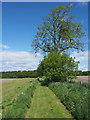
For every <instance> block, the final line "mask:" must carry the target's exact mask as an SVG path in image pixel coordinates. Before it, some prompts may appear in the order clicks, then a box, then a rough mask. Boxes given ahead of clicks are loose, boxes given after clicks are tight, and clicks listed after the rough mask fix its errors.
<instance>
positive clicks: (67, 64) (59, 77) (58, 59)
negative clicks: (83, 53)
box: [37, 52, 79, 83]
mask: <svg viewBox="0 0 90 120" xmlns="http://www.w3.org/2000/svg"><path fill="white" fill-rule="evenodd" d="M78 64H79V61H77V62H76V61H75V60H74V59H73V58H72V57H69V55H67V54H65V53H63V54H60V53H59V52H52V53H49V54H48V56H44V59H43V60H42V61H41V63H40V64H39V66H38V68H37V73H38V76H45V77H46V78H47V83H49V82H52V81H53V82H56V81H57V82H58V81H63V80H67V79H69V78H70V79H72V78H73V76H75V75H76V73H77V70H78Z"/></svg>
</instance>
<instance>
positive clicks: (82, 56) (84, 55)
mask: <svg viewBox="0 0 90 120" xmlns="http://www.w3.org/2000/svg"><path fill="white" fill-rule="evenodd" d="M71 57H73V58H74V57H75V58H76V59H75V60H76V61H80V62H83V61H84V62H85V61H86V62H88V51H85V52H79V53H77V52H76V51H74V52H72V53H71Z"/></svg>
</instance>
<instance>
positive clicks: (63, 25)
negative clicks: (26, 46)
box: [32, 4, 85, 52]
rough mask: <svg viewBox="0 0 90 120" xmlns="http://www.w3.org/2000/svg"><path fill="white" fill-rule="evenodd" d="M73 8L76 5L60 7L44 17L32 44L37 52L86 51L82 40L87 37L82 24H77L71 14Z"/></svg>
mask: <svg viewBox="0 0 90 120" xmlns="http://www.w3.org/2000/svg"><path fill="white" fill-rule="evenodd" d="M73 6H74V4H72V5H71V4H67V5H66V6H61V5H60V6H58V7H57V8H56V9H52V10H51V13H50V14H48V15H47V16H46V17H43V22H42V24H41V25H39V26H38V27H37V28H38V32H37V33H36V36H35V39H34V40H33V44H32V45H33V46H34V49H35V52H37V51H38V50H41V51H43V52H51V51H55V52H57V51H60V52H62V51H65V50H67V49H69V48H73V49H77V50H82V51H83V50H84V43H83V42H81V38H82V37H83V36H85V32H84V31H83V30H84V29H83V26H82V25H81V23H77V22H76V21H75V20H74V18H73V16H72V15H71V14H70V10H71V8H72V7H73Z"/></svg>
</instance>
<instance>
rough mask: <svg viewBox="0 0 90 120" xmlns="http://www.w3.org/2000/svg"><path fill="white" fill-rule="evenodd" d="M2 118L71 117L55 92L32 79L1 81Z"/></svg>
mask: <svg viewBox="0 0 90 120" xmlns="http://www.w3.org/2000/svg"><path fill="white" fill-rule="evenodd" d="M2 90H3V92H2V108H3V112H2V113H3V114H2V117H3V118H73V117H72V115H71V114H70V113H69V112H68V111H67V110H66V108H65V106H64V105H63V104H62V103H61V102H60V101H59V100H58V98H57V97H56V96H55V94H54V93H53V92H52V91H51V90H50V89H49V88H48V87H44V86H40V83H39V82H38V81H37V80H36V79H35V78H34V79H31V78H30V79H21V80H16V81H15V80H14V81H12V82H6V83H2Z"/></svg>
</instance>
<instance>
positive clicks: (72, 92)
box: [49, 82, 90, 120]
mask: <svg viewBox="0 0 90 120" xmlns="http://www.w3.org/2000/svg"><path fill="white" fill-rule="evenodd" d="M88 87H90V85H88V84H81V83H76V82H56V83H51V84H50V85H49V88H50V89H51V90H52V91H53V92H54V93H55V94H56V96H57V97H58V98H59V99H60V101H61V102H62V103H63V104H64V105H65V106H66V108H67V109H68V110H69V111H70V112H71V113H72V115H73V116H74V118H76V119H77V120H81V119H82V120H88V119H89V118H90V116H89V109H88V97H90V93H89V89H88Z"/></svg>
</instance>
